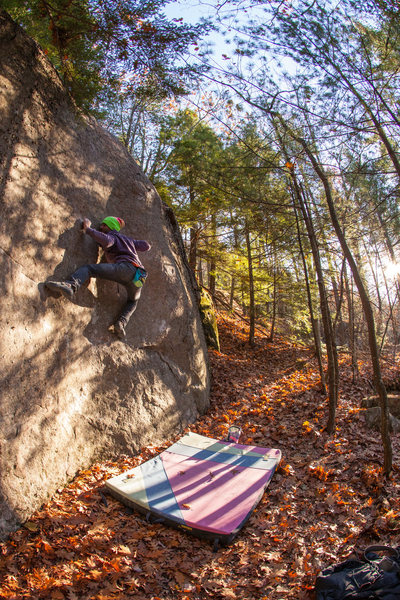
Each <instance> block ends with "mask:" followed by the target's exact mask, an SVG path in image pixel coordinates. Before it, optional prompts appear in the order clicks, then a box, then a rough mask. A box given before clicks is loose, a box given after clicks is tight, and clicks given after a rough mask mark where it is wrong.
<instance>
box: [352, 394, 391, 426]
mask: <svg viewBox="0 0 400 600" xmlns="http://www.w3.org/2000/svg"><path fill="white" fill-rule="evenodd" d="M387 399H388V406H389V431H390V432H391V433H399V432H400V395H399V394H388V395H387ZM361 407H362V408H365V409H366V410H365V413H364V416H365V423H366V425H367V427H368V428H369V429H375V430H377V431H379V430H380V426H381V409H380V406H379V398H378V396H369V397H368V398H363V400H362V401H361Z"/></svg>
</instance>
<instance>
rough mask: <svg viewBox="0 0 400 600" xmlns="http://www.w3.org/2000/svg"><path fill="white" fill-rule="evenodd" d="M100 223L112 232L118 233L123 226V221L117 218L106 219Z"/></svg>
mask: <svg viewBox="0 0 400 600" xmlns="http://www.w3.org/2000/svg"><path fill="white" fill-rule="evenodd" d="M102 223H104V225H107V227H109V228H110V229H113V230H114V231H120V229H121V228H122V227H123V226H124V225H125V223H124V221H123V220H122V219H120V218H119V217H106V218H105V219H103V220H102Z"/></svg>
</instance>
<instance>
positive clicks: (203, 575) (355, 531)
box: [0, 315, 400, 600]
mask: <svg viewBox="0 0 400 600" xmlns="http://www.w3.org/2000/svg"><path fill="white" fill-rule="evenodd" d="M219 328H220V338H221V352H216V351H213V350H211V351H210V363H211V368H212V391H211V406H210V409H209V411H208V413H207V414H206V415H204V416H203V417H201V418H200V419H199V420H198V421H197V422H196V423H195V424H194V425H191V426H190V427H188V428H187V431H188V430H190V431H194V432H197V433H200V434H203V435H207V436H208V435H209V436H211V437H215V438H219V439H220V438H225V437H226V434H227V429H228V425H229V424H232V423H235V424H238V425H240V426H241V427H242V429H243V433H242V437H241V439H240V442H241V443H243V444H253V443H254V444H256V445H260V446H269V447H274V448H279V449H280V450H281V451H282V456H283V458H282V461H281V464H280V466H279V469H278V470H277V471H276V473H275V475H274V476H273V478H272V481H271V483H270V485H269V487H268V488H267V490H266V492H265V494H264V496H263V498H262V500H261V501H260V503H259V504H258V506H257V508H256V509H255V510H254V512H253V513H252V516H251V517H250V519H249V521H248V522H247V524H246V525H245V526H244V527H243V529H242V530H241V531H240V533H239V535H238V536H237V537H236V538H235V540H234V541H233V543H232V544H231V545H230V546H228V547H226V548H220V549H219V550H218V551H217V552H213V549H212V546H211V544H210V542H208V541H205V540H199V539H197V538H194V537H191V536H189V535H187V534H185V533H183V532H181V531H177V530H174V529H171V528H168V527H165V526H163V525H161V524H153V525H149V524H148V523H147V522H146V521H145V520H144V518H143V517H142V516H140V515H137V514H136V513H129V512H128V511H127V510H126V509H125V507H124V506H123V505H122V504H121V503H120V502H118V501H117V500H114V499H112V498H111V497H109V496H107V497H106V498H107V501H106V502H104V498H105V496H104V495H103V491H104V490H103V486H104V481H105V480H106V479H108V478H109V477H112V476H114V475H116V474H119V473H120V472H121V471H123V470H125V469H130V468H132V467H135V466H137V465H138V464H140V463H141V462H143V461H145V460H148V459H149V458H151V457H152V456H154V455H156V454H158V453H159V452H160V451H162V450H164V449H165V448H166V447H168V446H170V445H171V444H172V443H173V442H174V441H176V439H177V438H178V437H180V436H177V437H176V438H173V439H171V440H168V441H166V442H165V445H163V446H162V447H154V446H152V447H146V448H144V449H143V450H142V452H141V453H140V455H137V456H134V457H127V456H121V457H120V459H119V460H118V461H116V462H103V463H98V464H95V465H93V467H92V468H91V469H89V470H87V471H83V472H81V473H79V474H78V475H77V477H76V478H75V479H74V480H73V481H72V482H71V483H70V484H69V485H68V486H66V487H65V488H64V489H60V490H59V491H58V492H57V493H56V495H55V496H54V497H53V499H52V500H51V501H50V502H48V503H47V504H46V505H45V506H43V507H42V509H41V510H39V511H38V512H36V513H35V514H34V515H33V516H32V518H31V519H30V520H29V521H28V522H27V523H25V525H24V526H23V527H21V528H20V529H19V530H18V531H16V532H15V533H14V534H12V535H11V537H10V538H9V540H7V541H6V542H4V543H2V544H0V598H2V599H3V598H4V599H8V600H13V599H18V600H19V599H28V598H29V599H35V600H37V599H50V600H86V599H91V600H112V599H115V598H119V599H121V600H122V599H125V598H135V599H138V600H175V599H176V600H196V599H213V600H225V599H243V600H253V599H254V600H286V599H288V598H289V599H298V600H301V599H304V600H306V599H307V600H308V599H311V598H312V597H313V587H314V583H315V577H316V575H317V573H318V571H319V570H320V569H321V568H323V567H325V566H328V565H330V564H333V563H336V562H338V561H341V560H344V559H345V558H347V557H348V556H349V555H350V554H351V552H352V551H353V550H354V549H362V548H365V547H366V546H368V545H369V544H371V543H377V542H379V543H385V544H389V545H394V546H397V545H400V465H399V450H400V435H399V434H397V435H395V436H393V438H392V442H393V455H394V461H393V462H394V470H393V476H392V477H391V479H390V480H388V481H384V480H383V478H382V475H381V464H382V457H383V450H382V446H381V440H380V434H379V433H376V432H371V431H370V430H367V429H366V427H365V424H364V416H363V411H362V410H360V401H361V399H362V398H363V397H364V396H366V395H368V394H370V387H369V384H368V379H370V377H371V376H370V373H369V370H368V366H367V363H365V364H362V363H360V372H361V375H360V378H359V379H358V380H357V382H356V383H353V382H352V376H351V370H350V367H349V361H348V357H347V356H346V355H345V354H343V355H341V358H340V362H341V392H340V404H339V407H338V411H337V430H336V433H335V434H334V435H332V436H328V435H327V434H326V432H325V430H324V426H325V424H326V421H327V400H326V398H325V397H324V396H323V395H322V394H321V390H320V379H319V374H318V369H317V364H316V361H315V359H314V357H313V354H312V352H311V351H310V350H309V349H307V348H305V347H303V346H301V345H296V344H293V343H289V342H287V341H285V340H283V339H279V338H276V339H275V340H274V341H273V342H272V343H271V342H268V341H267V337H266V336H263V335H261V334H257V337H256V346H255V347H254V348H250V347H249V346H248V344H247V331H246V328H245V327H243V325H242V323H241V322H239V321H238V320H235V319H234V318H233V317H230V316H228V315H220V317H219ZM398 373H399V369H398V366H397V368H392V370H388V371H387V372H385V378H386V380H387V382H391V381H392V380H394V379H395V378H396V379H398Z"/></svg>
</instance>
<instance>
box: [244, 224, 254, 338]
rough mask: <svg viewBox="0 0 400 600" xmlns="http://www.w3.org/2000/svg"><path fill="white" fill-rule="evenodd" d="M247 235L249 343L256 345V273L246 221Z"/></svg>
mask: <svg viewBox="0 0 400 600" xmlns="http://www.w3.org/2000/svg"><path fill="white" fill-rule="evenodd" d="M245 236H246V248H247V260H248V263H249V297H250V306H249V319H250V330H249V344H250V346H254V330H255V304H254V274H253V258H252V254H251V242H250V232H249V226H248V224H247V223H246V226H245Z"/></svg>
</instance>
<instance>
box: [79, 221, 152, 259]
mask: <svg viewBox="0 0 400 600" xmlns="http://www.w3.org/2000/svg"><path fill="white" fill-rule="evenodd" d="M86 233H87V234H88V235H90V237H91V238H93V239H94V240H95V241H96V242H97V243H98V244H99V245H100V246H101V247H102V248H103V250H104V256H105V257H106V261H107V262H108V263H119V262H131V263H133V264H134V265H136V266H137V267H141V268H142V269H144V267H143V265H142V263H141V261H140V260H139V257H138V255H137V253H138V252H147V250H150V248H151V245H150V244H149V243H148V242H146V241H145V240H132V239H131V238H129V237H128V236H126V235H123V234H122V233H119V232H117V231H109V232H108V233H102V232H101V231H97V229H92V228H91V227H88V228H87V229H86Z"/></svg>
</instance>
